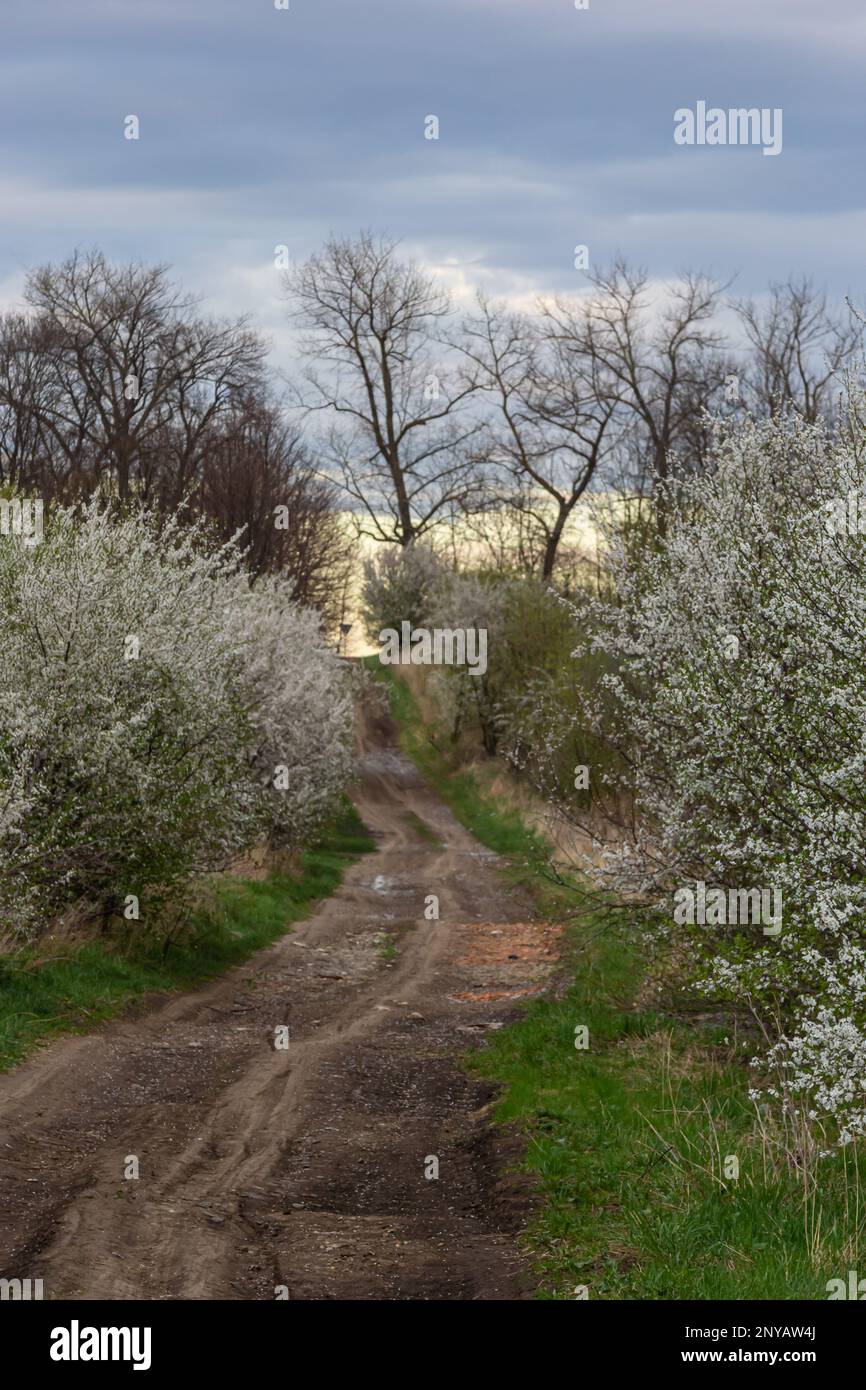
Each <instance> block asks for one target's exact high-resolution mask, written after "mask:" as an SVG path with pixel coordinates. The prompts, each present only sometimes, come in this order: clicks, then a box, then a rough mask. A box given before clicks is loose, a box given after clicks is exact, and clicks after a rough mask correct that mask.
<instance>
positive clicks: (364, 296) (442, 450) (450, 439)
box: [287, 233, 477, 546]
mask: <svg viewBox="0 0 866 1390" xmlns="http://www.w3.org/2000/svg"><path fill="white" fill-rule="evenodd" d="M287 289H288V292H289V294H290V295H291V297H292V299H293V301H294V305H295V313H296V317H297V319H298V320H299V321H300V322H301V323H302V324H303V325H304V326H305V328H306V329H307V330H308V331H307V336H306V339H305V342H304V350H305V352H306V354H307V356H308V357H309V359H310V363H311V365H310V368H309V370H308V371H307V374H306V381H307V392H308V394H307V398H306V401H305V405H306V408H307V409H309V410H315V411H323V412H325V413H326V416H329V417H330V421H331V427H330V429H329V431H328V433H327V444H326V461H327V463H328V466H329V468H330V470H331V472H332V473H333V475H334V476H335V477H336V478H337V479H338V480H339V483H340V486H341V487H342V489H343V490H344V492H345V493H346V494H347V496H348V497H349V498H350V500H351V504H352V506H353V508H354V509H355V510H356V515H357V516H358V518H359V519H358V521H357V525H358V529H359V531H360V532H361V533H362V534H364V535H367V536H371V537H373V538H374V539H375V540H379V541H397V542H398V543H399V544H400V545H402V546H406V545H410V544H411V543H412V541H413V540H416V539H417V538H418V537H420V536H422V535H424V533H425V532H426V531H428V530H429V529H430V527H431V526H432V525H433V524H434V523H435V522H436V521H437V520H438V519H439V518H440V516H441V515H443V514H444V513H445V512H446V511H447V510H448V508H449V507H451V506H452V505H453V503H454V502H456V501H464V500H466V499H468V498H469V497H470V496H471V495H472V494H473V492H474V491H475V490H476V487H477V479H476V477H475V462H474V460H473V457H472V454H471V450H469V448H468V447H467V446H468V444H469V441H470V440H471V439H472V437H473V435H474V434H475V432H476V430H477V424H476V422H474V421H468V422H466V421H464V420H463V419H462V418H461V413H460V407H461V406H462V405H463V403H464V402H465V401H466V400H467V399H468V397H469V396H470V395H471V394H472V392H473V390H474V385H473V383H471V382H466V381H465V380H457V379H456V374H455V373H454V372H452V371H451V370H449V369H448V367H447V366H446V365H445V362H444V361H443V358H442V356H441V354H442V353H444V352H445V351H446V350H447V345H446V344H445V342H444V339H443V337H442V329H443V326H444V323H445V322H446V321H447V319H448V317H449V315H450V312H451V308H450V302H449V298H448V295H447V294H446V293H444V292H443V291H442V290H441V289H439V287H438V286H437V285H436V284H435V282H434V281H433V279H432V278H431V277H430V276H428V275H425V274H424V273H423V271H421V270H420V269H419V268H418V266H416V265H414V264H413V263H411V262H408V261H401V260H400V259H398V257H397V254H396V244H395V243H394V242H392V241H387V240H385V239H383V238H379V239H375V238H373V237H372V236H371V235H370V234H369V233H364V234H362V235H361V236H360V237H359V238H358V239H357V240H355V241H349V240H336V239H332V240H330V241H329V242H328V243H327V245H326V246H325V248H324V250H323V251H322V252H321V253H320V254H318V255H315V256H312V257H311V258H310V259H309V260H308V261H307V262H306V263H305V264H304V265H302V266H301V267H300V268H299V269H298V270H297V271H296V272H294V273H291V272H288V273H287Z"/></svg>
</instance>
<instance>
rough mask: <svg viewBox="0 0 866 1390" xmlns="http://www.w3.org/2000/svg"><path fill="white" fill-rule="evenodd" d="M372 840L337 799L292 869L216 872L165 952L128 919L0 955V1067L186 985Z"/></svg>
mask: <svg viewBox="0 0 866 1390" xmlns="http://www.w3.org/2000/svg"><path fill="white" fill-rule="evenodd" d="M372 848H373V842H372V841H371V840H370V839H369V837H368V836H367V835H366V833H365V832H364V828H363V826H362V825H361V822H360V820H359V818H358V816H357V813H356V812H355V810H354V807H352V806H351V805H350V804H349V802H348V801H346V803H345V804H344V806H343V808H342V810H341V812H340V814H339V815H338V817H337V818H336V819H335V820H334V822H333V823H332V824H331V826H330V827H329V828H328V829H327V831H326V832H325V833H324V834H323V836H322V837H321V839H320V841H319V843H318V844H316V845H315V846H313V847H311V848H310V849H308V850H306V851H305V852H304V854H303V855H302V856H301V862H300V871H299V873H298V874H297V876H294V875H287V874H276V873H271V874H269V875H268V876H267V877H266V878H264V879H261V880H249V879H240V878H235V879H233V878H221V879H217V880H215V882H214V884H213V889H212V891H209V892H208V893H207V902H206V905H202V906H201V907H200V908H199V909H198V910H197V912H196V914H195V916H194V919H193V921H192V923H191V926H190V928H189V930H187V931H186V932H185V933H184V934H183V936H182V937H180V938H179V939H178V940H177V941H174V942H172V944H171V946H170V947H169V949H168V951H167V952H164V948H163V942H162V940H161V939H160V938H159V937H156V936H154V935H153V934H152V933H150V934H149V933H147V932H146V931H145V930H143V929H142V928H138V929H136V928H135V927H130V928H127V929H126V930H125V932H122V933H121V932H118V933H117V935H116V936H113V937H111V938H109V940H108V941H107V942H106V941H103V940H102V939H101V938H100V939H98V940H91V941H89V942H88V943H87V944H86V945H84V946H81V947H78V948H77V949H75V950H73V951H71V952H69V953H68V954H65V955H64V956H62V957H60V958H55V959H50V958H49V959H43V960H40V959H39V956H38V955H37V954H35V953H34V952H33V951H32V950H19V951H15V952H12V953H10V954H8V955H4V956H0V1070H6V1069H8V1068H9V1067H10V1066H13V1065H14V1064H15V1063H16V1062H18V1061H20V1060H21V1059H22V1058H23V1057H25V1056H26V1055H27V1053H28V1052H31V1051H32V1050H33V1048H34V1047H36V1046H37V1045H38V1044H39V1043H41V1042H43V1041H46V1040H47V1039H48V1038H50V1037H52V1036H54V1035H56V1034H58V1033H80V1032H86V1031H87V1030H88V1029H90V1028H92V1027H94V1026H95V1025H96V1024H97V1023H99V1022H101V1021H102V1020H103V1019H106V1018H110V1017H112V1016H113V1015H116V1014H118V1013H119V1012H120V1011H121V1010H123V1009H124V1008H126V1007H127V1006H128V1005H130V1004H132V1003H134V1002H135V1001H136V1000H138V999H141V998H142V996H144V995H147V994H150V993H152V992H153V991H164V990H177V989H188V988H190V987H192V986H193V985H196V984H200V983H201V982H202V981H204V980H207V979H210V978H211V977H213V976H214V975H218V974H219V973H221V972H222V971H224V970H227V969H228V968H229V967H230V966H233V965H237V964H239V963H240V962H242V961H244V960H246V959H247V958H248V957H249V956H251V955H252V954H253V952H255V951H258V950H259V949H260V948H261V947H263V946H267V945H269V944H270V943H271V942H272V941H275V940H276V939H277V938H278V937H279V936H281V935H282V934H283V933H284V932H285V931H286V929H287V927H288V926H289V925H290V924H291V923H292V922H297V921H299V920H301V918H303V917H306V916H308V915H309V913H310V911H311V909H312V907H313V906H314V904H315V903H316V902H317V901H318V900H319V899H321V898H326V897H328V896H329V894H331V893H333V892H334V890H335V889H336V887H337V886H338V884H339V882H340V879H341V877H342V874H343V871H344V869H345V868H346V867H347V865H349V864H351V863H353V862H354V861H355V860H356V859H358V858H359V857H360V856H361V855H362V854H364V853H367V852H368V851H369V850H371V849H372Z"/></svg>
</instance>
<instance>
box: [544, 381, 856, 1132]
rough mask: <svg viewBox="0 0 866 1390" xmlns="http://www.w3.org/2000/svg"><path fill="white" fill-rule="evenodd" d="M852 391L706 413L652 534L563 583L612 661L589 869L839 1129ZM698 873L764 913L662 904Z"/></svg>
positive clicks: (850, 720)
mask: <svg viewBox="0 0 866 1390" xmlns="http://www.w3.org/2000/svg"><path fill="white" fill-rule="evenodd" d="M863 410H864V401H863V399H862V397H860V396H859V395H858V394H856V393H854V394H852V395H851V396H850V398H849V408H848V420H847V424H846V427H845V428H844V429H843V430H841V431H840V432H839V433H838V434H837V435H836V436H832V437H831V436H830V435H829V434H827V433H825V432H824V430H823V429H822V428H821V427H820V426H818V425H810V424H807V423H804V422H803V421H802V420H800V419H798V418H797V417H794V416H790V417H785V418H777V419H774V420H769V421H764V422H746V423H744V424H743V425H741V426H740V427H739V428H738V429H736V431H735V432H733V433H731V434H727V435H726V434H723V433H722V431H721V428H719V430H718V431H717V436H716V440H715V447H716V455H717V458H718V466H717V468H716V469H715V470H714V472H713V474H712V475H711V476H707V477H704V478H701V479H699V480H697V481H695V482H693V483H691V484H689V485H688V487H687V488H685V489H684V492H683V494H682V496H681V497H680V498H679V499H678V501H677V503H676V504H673V503H672V506H674V505H675V510H674V511H673V513H672V515H671V518H670V522H669V525H668V528H667V532H666V534H665V535H664V536H663V537H661V538H660V539H659V542H658V544H657V546H656V547H654V548H651V549H647V550H645V551H644V552H643V554H642V556H641V558H640V559H639V560H635V559H634V557H632V558H631V560H630V561H626V559H625V557H624V556H623V555H622V554H620V555H616V554H614V556H613V560H612V563H613V566H614V571H615V579H616V599H615V600H610V601H603V600H599V599H592V598H586V599H585V600H583V601H582V602H581V603H580V605H579V618H580V621H581V622H582V623H584V624H587V625H588V631H589V636H588V637H587V639H586V641H585V643H584V644H583V646H582V647H581V648H578V651H577V652H576V654H575V655H576V656H577V658H578V659H582V658H583V657H585V656H586V655H587V654H593V653H594V654H595V655H596V656H597V655H598V654H603V655H604V657H605V660H606V661H607V662H608V663H610V668H611V669H609V670H607V671H606V672H605V673H604V674H603V675H602V676H601V678H600V681H599V685H598V689H597V692H596V695H595V696H594V697H593V696H592V695H589V696H588V697H587V698H586V699H585V701H584V706H583V708H582V709H581V711H580V716H579V717H580V718H581V719H582V720H584V721H587V722H588V723H589V724H590V726H591V727H592V728H593V729H594V731H595V732H596V734H597V736H598V737H599V738H601V739H603V740H604V741H605V742H606V743H607V744H608V746H610V747H611V748H612V750H613V751H614V753H615V755H616V759H617V764H616V766H617V772H616V775H615V777H613V774H611V773H610V772H609V773H608V776H609V777H613V780H615V783H616V795H615V796H614V797H613V798H612V799H611V803H610V811H611V817H612V820H613V821H615V822H616V823H617V824H616V832H615V834H614V835H612V836H611V839H610V841H609V842H608V843H606V844H605V845H604V846H599V845H598V844H596V847H595V848H596V851H598V850H599V849H600V848H603V850H604V854H603V856H602V859H601V860H599V858H598V854H596V857H595V860H594V861H593V860H590V859H589V858H587V862H586V864H585V868H586V870H587V872H589V873H590V874H591V875H592V876H593V877H594V879H595V881H596V882H597V883H598V884H599V885H600V886H604V887H612V888H614V889H615V890H616V891H618V892H619V893H625V894H628V895H629V896H630V897H631V898H632V900H633V901H635V902H637V903H643V904H644V905H645V906H646V907H647V908H649V909H651V910H652V912H653V914H655V917H656V920H657V921H658V922H659V923H660V924H661V930H662V931H665V932H667V933H669V934H671V935H672V936H674V937H675V938H676V939H677V940H683V939H685V940H687V941H688V942H689V944H690V946H691V948H692V949H691V951H690V957H691V959H692V960H693V961H694V963H695V976H696V978H697V980H698V983H699V984H700V986H701V988H702V989H704V990H705V991H706V992H708V993H709V994H711V995H713V996H714V997H716V998H719V997H721V998H724V999H727V1000H729V1001H734V1002H735V1003H737V1004H741V1005H746V1006H748V1007H749V1008H751V1009H752V1010H753V1011H754V1012H755V1013H756V1014H757V1016H758V1018H759V1020H760V1022H761V1024H762V1027H763V1028H764V1029H765V1031H766V1033H767V1035H768V1037H769V1041H770V1047H769V1052H768V1054H766V1055H765V1058H764V1061H765V1063H766V1062H769V1063H770V1064H772V1067H773V1069H774V1070H775V1072H776V1074H777V1075H778V1078H779V1079H778V1081H777V1082H776V1083H775V1085H774V1086H773V1087H772V1093H773V1094H775V1095H776V1096H777V1097H778V1098H779V1099H780V1100H781V1101H782V1102H783V1104H784V1106H785V1107H786V1109H787V1110H788V1112H789V1113H791V1112H794V1111H797V1112H799V1113H800V1114H801V1115H805V1116H807V1117H809V1118H811V1119H812V1120H817V1121H820V1122H821V1123H822V1124H823V1125H824V1126H825V1127H826V1126H827V1125H828V1124H829V1125H830V1126H831V1127H832V1128H835V1131H836V1134H837V1137H838V1139H839V1141H840V1142H845V1141H847V1140H848V1139H850V1138H851V1137H852V1136H854V1135H856V1134H862V1133H864V1132H866V1071H864V1068H863V1065H862V1063H863V1059H864V1057H866V775H864V774H866V534H863V533H862V532H861V531H860V530H859V528H858V527H857V526H856V525H843V524H842V522H841V520H840V518H842V516H843V515H844V516H845V517H850V516H851V515H853V513H854V510H855V509H852V508H851V506H850V505H846V506H844V507H843V505H842V500H843V499H850V498H852V497H854V498H858V497H859V498H863V497H864V496H866V450H864V443H866V435H864V432H863V427H862V420H863ZM567 733H568V730H567V729H566V728H564V727H563V726H560V727H558V728H556V729H555V730H554V731H553V734H552V738H551V748H552V749H555V747H556V746H557V743H558V742H559V741H561V740H562V739H563V738H564V737H566V735H567ZM624 805H626V806H627V808H628V814H627V815H625V816H623V815H622V814H619V815H617V810H619V811H620V812H621V811H622V807H623V806H624ZM696 882H704V883H706V885H707V894H708V896H709V885H713V886H717V887H719V888H721V889H724V890H732V891H734V892H737V891H740V892H741V891H742V890H746V889H749V890H752V889H755V888H762V889H768V890H769V889H773V890H779V891H780V893H781V900H782V903H783V913H782V929H781V932H780V933H779V934H778V935H771V934H769V933H767V932H766V931H764V930H762V928H761V926H759V925H755V924H750V923H748V922H743V921H740V922H734V923H731V921H730V920H728V921H724V919H723V924H718V923H715V924H713V922H712V919H711V917H710V916H709V915H708V916H707V919H706V921H707V925H703V926H687V925H678V924H677V923H676V921H675V919H674V915H673V911H672V904H673V896H674V894H675V893H676V892H677V891H678V890H680V889H682V888H683V887H684V886H688V885H689V884H691V885H692V887H694V886H695V884H696Z"/></svg>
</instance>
